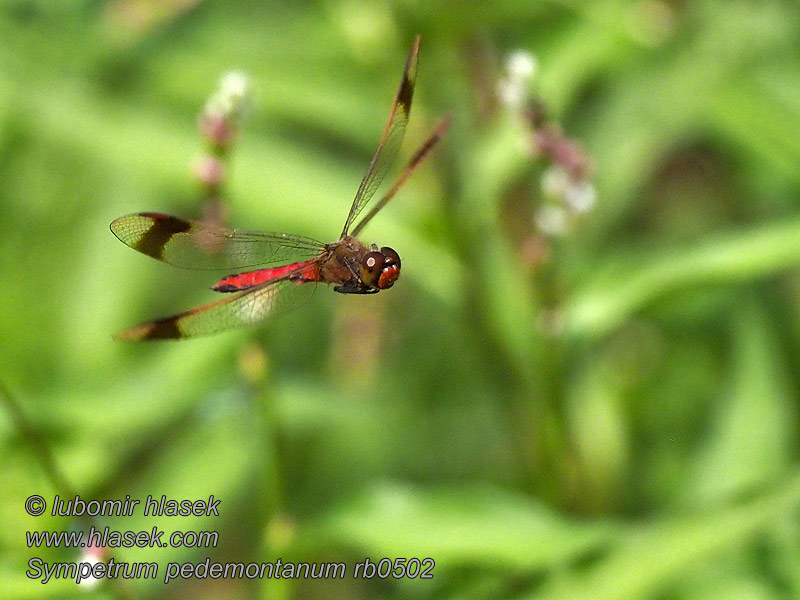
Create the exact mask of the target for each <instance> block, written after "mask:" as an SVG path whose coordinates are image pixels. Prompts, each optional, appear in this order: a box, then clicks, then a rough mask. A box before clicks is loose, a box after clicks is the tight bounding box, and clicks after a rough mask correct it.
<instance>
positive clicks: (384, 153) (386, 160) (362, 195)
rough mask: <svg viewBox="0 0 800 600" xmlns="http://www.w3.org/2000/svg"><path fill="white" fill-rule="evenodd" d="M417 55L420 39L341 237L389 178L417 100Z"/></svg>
mask: <svg viewBox="0 0 800 600" xmlns="http://www.w3.org/2000/svg"><path fill="white" fill-rule="evenodd" d="M418 54H419V36H417V37H416V38H414V44H413V45H412V46H411V51H410V52H409V54H408V59H407V60H406V68H405V70H404V71H403V79H402V80H401V81H400V88H399V89H398V90H397V96H396V97H395V99H394V104H393V105H392V111H391V112H390V113H389V120H388V122H387V123H386V127H385V128H384V130H383V135H381V141H380V142H379V143H378V149H377V150H375V154H374V155H373V157H372V160H371V161H370V163H369V167H367V172H366V174H365V175H364V178H363V179H362V180H361V185H359V186H358V191H357V192H356V197H355V198H354V199H353V205H352V206H351V207H350V213H349V214H348V215H347V221H345V224H344V229H343V230H342V236H345V235H347V233H348V231H349V230H350V226H351V225H352V224H353V222H354V221H355V219H356V217H357V216H358V215H359V213H361V211H362V210H364V207H365V206H366V205H367V204H368V203H369V201H370V200H371V199H372V197H373V196H374V195H375V191H376V190H377V189H378V186H380V184H381V182H382V181H383V178H384V177H385V176H386V172H387V171H388V170H389V167H390V166H391V164H392V162H393V161H394V158H395V156H396V155H397V151H398V150H399V149H400V144H401V143H402V141H403V136H404V135H405V133H406V125H408V116H409V113H410V112H411V99H412V98H413V96H414V83H415V81H416V78H417V55H418Z"/></svg>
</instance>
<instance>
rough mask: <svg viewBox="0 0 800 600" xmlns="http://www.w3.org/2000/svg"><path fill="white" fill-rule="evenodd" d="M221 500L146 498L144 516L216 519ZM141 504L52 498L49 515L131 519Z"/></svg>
mask: <svg viewBox="0 0 800 600" xmlns="http://www.w3.org/2000/svg"><path fill="white" fill-rule="evenodd" d="M220 502H221V501H220V500H215V499H214V495H213V494H212V495H210V496H209V497H208V500H189V499H183V500H173V499H171V498H167V497H166V496H164V495H162V496H161V498H154V497H153V496H147V499H146V500H145V501H144V504H143V507H142V508H143V513H142V514H143V515H144V516H145V517H162V516H163V517H188V516H192V515H193V516H197V517H199V516H202V515H206V516H212V515H213V516H215V517H218V516H219V511H218V510H217V509H218V507H219V504H220ZM140 504H142V502H141V500H137V499H134V498H131V497H130V495H127V496H125V499H124V500H83V499H82V498H81V497H80V496H75V498H73V499H71V500H65V499H63V498H61V497H59V496H58V495H56V497H55V498H53V508H52V510H51V511H50V514H51V515H52V516H54V517H81V516H85V515H88V516H90V517H96V516H104V517H111V516H114V517H130V516H131V515H133V514H134V512H135V510H136V507H137V506H138V505H140Z"/></svg>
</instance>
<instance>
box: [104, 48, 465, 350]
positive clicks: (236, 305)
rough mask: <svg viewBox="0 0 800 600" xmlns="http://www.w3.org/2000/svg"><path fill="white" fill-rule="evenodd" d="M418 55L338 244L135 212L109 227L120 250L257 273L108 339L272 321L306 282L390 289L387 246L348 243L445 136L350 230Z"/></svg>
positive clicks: (377, 176) (381, 161)
mask: <svg viewBox="0 0 800 600" xmlns="http://www.w3.org/2000/svg"><path fill="white" fill-rule="evenodd" d="M418 53H419V36H417V37H416V38H415V40H414V44H413V45H412V47H411V51H410V52H409V55H408V59H407V61H406V66H405V70H404V71H403V77H402V79H401V82H400V88H399V89H398V91H397V95H396V96H395V100H394V104H393V105H392V110H391V112H390V114H389V120H388V122H387V124H386V127H385V128H384V130H383V134H382V136H381V139H380V143H379V144H378V149H377V150H376V151H375V154H374V155H373V157H372V160H371V161H370V163H369V166H368V167H367V172H366V174H365V175H364V177H363V179H362V180H361V184H360V185H359V187H358V191H357V192H356V196H355V198H354V199H353V204H352V205H351V207H350V212H349V213H348V215H347V219H346V220H345V224H344V228H343V230H342V234H341V236H340V238H339V240H338V241H336V242H333V243H331V244H323V243H321V242H318V241H316V240H314V239H311V238H308V237H303V236H297V235H290V234H285V233H266V232H247V231H240V230H228V229H224V228H222V227H219V226H217V225H214V224H211V223H204V222H201V221H191V220H187V219H181V218H179V217H171V216H168V215H162V214H159V213H138V214H133V215H127V216H125V217H120V218H119V219H116V220H115V221H113V222H112V223H111V231H112V232H113V233H114V235H116V236H117V237H118V238H119V239H120V240H121V241H122V242H123V243H125V244H127V245H128V246H130V247H131V248H133V249H135V250H138V251H139V252H142V253H143V254H147V255H148V256H152V257H153V258H156V259H158V260H161V261H164V262H167V263H170V264H172V265H175V266H178V267H184V268H192V269H222V270H228V272H230V271H233V270H237V269H248V268H250V269H252V268H253V267H262V268H258V269H255V270H246V271H244V272H238V273H236V274H233V275H228V276H226V277H224V278H222V279H221V280H219V281H218V282H217V284H216V285H214V286H213V287H212V289H213V290H214V291H217V292H227V293H231V295H230V296H228V297H227V298H223V299H221V300H217V301H216V302H211V303H209V304H205V305H203V306H199V307H197V308H193V309H191V310H188V311H186V312H183V313H180V314H177V315H174V316H171V317H166V318H164V319H158V320H155V321H148V322H146V323H142V324H141V325H138V326H136V327H132V328H130V329H127V330H125V331H123V332H122V333H120V334H118V335H117V336H116V337H117V338H118V339H126V340H150V339H165V338H166V339H172V338H185V337H192V336H199V335H207V334H211V333H216V332H219V331H224V330H226V329H230V328H233V327H239V326H243V325H249V324H252V323H256V322H258V321H260V320H262V319H264V318H265V317H267V316H268V315H271V314H274V313H275V312H277V310H278V309H279V308H280V307H281V306H291V305H292V304H293V303H294V301H293V299H292V298H293V297H294V296H295V294H296V292H297V290H299V289H301V288H305V289H307V288H308V287H309V286H308V285H307V284H312V283H313V284H316V283H327V284H333V286H334V288H333V289H334V290H335V291H337V292H340V293H343V294H374V293H377V292H379V291H380V290H385V289H389V288H390V287H392V286H393V285H394V283H395V281H397V278H398V277H399V276H400V257H399V256H398V254H397V252H395V251H394V250H393V249H392V248H389V247H387V246H384V247H382V248H380V249H378V247H377V246H374V245H373V246H371V247H367V246H366V245H365V244H363V243H362V242H360V241H359V240H358V239H356V237H355V236H356V235H357V234H358V233H359V232H360V231H361V229H363V228H364V226H365V225H366V224H367V223H368V222H369V221H370V220H371V219H372V217H374V216H375V215H376V214H377V213H378V211H380V209H381V208H383V207H384V206H385V205H386V203H387V202H388V201H389V200H390V199H391V198H392V197H394V195H395V194H396V193H397V191H398V190H399V189H400V187H401V186H402V185H403V184H404V183H405V181H406V180H407V179H408V178H409V177H410V176H411V174H412V173H413V172H414V171H415V170H416V169H417V167H418V166H419V165H420V164H421V163H422V162H423V161H424V159H425V158H426V157H427V156H428V155H429V154H430V152H431V150H433V148H434V147H435V146H436V144H437V143H438V142H439V140H440V139H441V138H442V137H443V136H444V134H445V132H446V131H447V128H448V126H449V124H450V118H449V117H446V118H445V119H443V120H442V121H440V122H439V124H438V125H437V127H436V128H435V129H434V131H433V133H432V134H431V135H430V136H429V137H428V139H427V140H426V141H425V143H424V144H423V145H422V146H421V147H420V148H419V149H418V150H417V151H416V152H415V153H414V155H413V156H412V157H411V159H410V161H409V162H408V164H407V165H406V167H405V168H404V169H403V171H402V172H401V173H400V175H399V176H398V177H397V179H396V180H395V182H394V183H393V184H392V186H391V187H390V188H389V190H388V191H387V192H386V193H385V194H384V195H383V197H381V199H380V200H378V202H376V203H375V205H374V206H373V208H372V209H371V210H370V211H369V212H368V213H366V215H365V216H364V217H363V218H362V219H361V220H360V221H359V222H358V223H355V221H356V219H357V217H358V216H359V215H360V214H361V213H362V211H363V210H364V209H365V208H366V207H367V205H368V204H370V202H371V200H372V199H373V197H374V195H375V192H376V191H377V189H378V187H379V186H380V184H381V182H382V181H383V179H384V177H385V175H386V172H387V170H388V168H389V166H390V164H391V163H392V162H393V159H394V157H395V156H396V154H397V151H398V149H399V148H400V143H401V141H402V139H403V135H404V134H405V129H406V125H407V124H408V118H409V111H410V110H411V100H412V98H413V95H414V83H415V80H416V74H417V55H418ZM304 284H305V285H304Z"/></svg>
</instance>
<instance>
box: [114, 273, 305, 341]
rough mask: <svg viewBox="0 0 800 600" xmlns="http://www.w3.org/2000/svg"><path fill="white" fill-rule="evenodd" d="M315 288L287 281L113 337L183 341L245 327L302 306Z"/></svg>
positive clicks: (272, 283)
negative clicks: (183, 339)
mask: <svg viewBox="0 0 800 600" xmlns="http://www.w3.org/2000/svg"><path fill="white" fill-rule="evenodd" d="M315 288H316V284H315V283H304V282H295V281H292V280H290V279H289V278H288V277H284V278H282V279H279V280H275V281H269V282H266V283H263V284H261V285H259V286H257V287H252V288H249V289H246V290H245V291H243V292H237V293H235V294H233V295H231V296H228V297H226V298H223V299H222V300H217V301H216V302H210V303H208V304H204V305H202V306H198V307H196V308H192V309H190V310H187V311H186V312H182V313H180V314H177V315H173V316H171V317H165V318H163V319H156V320H155V321H148V322H146V323H142V324H141V325H137V326H135V327H131V328H130V329H126V330H125V331H123V332H121V333H118V334H117V335H115V336H114V337H115V338H116V339H118V340H126V341H145V340H166V339H182V338H189V337H199V336H204V335H210V334H212V333H219V332H222V331H227V330H229V329H234V328H237V327H244V326H246V325H252V324H255V323H258V322H260V321H263V320H264V319H266V318H267V317H270V316H274V315H275V314H277V313H279V312H283V311H285V310H288V309H291V308H293V307H295V306H298V305H300V304H302V303H303V302H304V301H305V300H307V299H308V298H309V297H310V296H311V294H312V293H313V292H314V289H315Z"/></svg>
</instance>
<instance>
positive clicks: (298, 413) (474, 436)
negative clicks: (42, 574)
mask: <svg viewBox="0 0 800 600" xmlns="http://www.w3.org/2000/svg"><path fill="white" fill-rule="evenodd" d="M416 33H420V34H421V35H422V46H421V51H420V67H419V74H418V79H417V93H416V97H415V105H414V108H413V110H412V113H411V122H410V125H409V129H408V132H407V135H406V140H405V143H404V145H403V150H402V152H401V154H402V156H401V159H403V160H404V159H406V158H407V157H408V156H409V155H410V153H411V152H413V150H414V149H415V148H416V147H417V145H418V144H420V143H421V142H422V141H423V139H424V138H425V136H426V135H427V133H428V132H429V131H430V130H431V128H432V127H433V125H434V123H435V122H436V120H437V119H438V118H439V117H440V116H442V115H444V114H445V113H447V112H452V114H453V116H454V120H453V124H452V126H451V128H450V131H449V133H448V134H447V136H446V138H445V139H444V141H443V143H442V144H441V145H440V147H439V148H438V149H437V150H436V152H435V155H434V156H433V158H432V159H431V160H430V161H429V162H428V163H427V164H425V165H424V166H423V167H422V168H421V169H420V171H419V172H418V173H417V174H416V175H415V176H414V177H413V178H412V180H411V181H410V182H409V183H408V184H407V185H406V187H405V188H404V189H403V190H402V191H401V193H400V194H399V195H398V197H397V198H395V199H394V200H393V201H392V202H391V204H389V206H388V207H387V208H386V209H385V210H384V211H383V212H382V213H381V214H380V215H379V216H378V217H377V218H376V219H375V220H374V221H373V222H372V223H371V224H370V225H369V227H368V228H367V229H366V230H365V232H364V233H363V235H362V238H363V239H364V240H365V241H368V242H373V241H374V242H377V243H378V244H379V245H384V244H385V245H390V246H392V247H394V248H395V249H396V250H397V251H398V252H399V254H400V255H401V257H402V259H403V274H402V277H401V278H400V281H399V282H398V284H397V285H396V286H395V287H394V288H393V289H392V290H391V291H387V292H384V293H381V294H378V295H376V296H363V297H351V296H343V295H339V294H334V293H332V291H331V290H330V289H328V288H323V287H322V286H320V288H319V289H318V290H317V291H316V293H315V294H314V297H313V298H312V299H311V301H310V302H308V303H307V304H305V305H304V306H302V307H299V308H298V309H296V310H293V311H291V312H289V313H288V314H286V315H284V316H282V317H281V318H278V319H275V320H272V321H269V322H267V323H265V324H264V325H261V326H258V327H253V328H250V329H247V330H241V331H236V332H231V333H226V334H222V335H218V336H215V337H211V338H204V339H198V340H192V341H184V342H179V343H157V344H138V345H137V344H123V343H118V342H114V341H113V340H112V339H111V334H112V333H114V332H116V331H119V330H121V329H123V328H125V327H128V326H130V325H133V324H135V323H138V322H140V321H142V320H145V319H148V318H154V317H159V316H164V315H168V314H172V313H174V312H176V311H178V310H183V309H186V308H189V307H191V306H194V305H197V304H200V303H202V302H205V301H208V300H210V299H212V298H213V297H214V294H213V293H212V292H210V291H208V287H209V286H210V285H212V284H213V283H214V282H215V281H216V279H215V278H214V276H213V275H209V274H208V273H203V272H189V271H183V270H180V269H176V268H173V267H170V266H168V265H163V264H159V263H157V262H156V261H153V260H151V259H149V258H146V257H144V256H142V255H140V254H138V253H135V252H133V251H131V250H130V249H129V248H126V247H125V246H124V245H123V244H121V243H119V242H118V241H117V240H116V239H115V238H114V236H113V235H112V234H111V233H110V232H109V230H108V224H109V223H110V222H111V220H113V219H114V218H115V217H118V216H120V215H123V214H127V213H131V212H138V211H146V210H150V211H160V212H166V213H171V214H176V215H181V216H185V217H199V216H201V214H202V203H201V201H200V196H201V194H200V193H199V191H198V187H197V184H196V183H195V182H194V181H193V179H192V175H191V164H192V161H193V160H194V159H196V157H197V156H199V155H200V153H201V152H202V151H203V148H204V145H203V141H202V139H201V137H200V135H199V134H198V131H197V126H196V124H197V115H198V113H199V111H200V110H201V109H202V107H203V105H204V103H205V102H206V100H207V98H208V97H209V96H210V95H211V94H212V93H213V91H214V89H215V88H216V86H217V83H218V81H219V78H220V77H221V75H222V74H224V73H225V72H227V71H229V70H230V69H234V68H235V69H242V70H243V71H245V72H246V73H248V74H249V76H250V78H251V82H252V86H253V99H252V108H251V110H250V113H249V115H248V116H247V117H246V118H245V119H244V120H243V123H242V131H241V135H240V137H239V140H238V142H237V144H236V147H235V149H234V152H233V154H232V156H231V163H230V170H229V173H228V178H227V180H226V188H225V200H226V203H227V208H228V210H229V212H230V215H229V218H228V222H229V223H230V224H231V225H232V226H235V227H239V228H246V229H262V230H269V231H287V232H292V233H297V234H302V235H308V236H312V237H316V238H318V239H321V240H323V241H333V240H334V239H335V236H336V235H337V234H338V233H339V231H340V228H341V224H342V222H343V220H344V217H345V214H346V212H347V209H348V207H349V204H350V201H351V199H352V196H353V194H354V193H355V190H356V188H357V186H358V182H359V180H360V177H361V175H362V174H363V170H364V169H365V167H366V165H367V163H368V162H369V159H370V156H371V153H372V151H373V150H374V147H375V145H376V143H377V140H378V137H379V135H380V132H381V130H382V127H383V125H384V122H385V119H386V116H387V114H388V111H389V108H390V104H391V100H392V97H393V94H394V92H395V90H396V87H397V83H398V81H399V79H400V74H401V72H402V66H403V63H404V60H405V56H406V53H407V51H408V48H409V47H410V44H411V41H412V39H413V36H414V35H415V34H416ZM0 39H2V41H1V42H0V181H1V182H2V184H0V185H1V187H0V189H1V190H2V192H0V198H1V200H0V215H1V218H0V278H2V285H0V300H1V301H2V307H3V310H2V313H0V340H2V348H3V350H2V353H1V354H0V381H2V388H3V390H2V394H0V395H2V407H3V409H2V410H1V411H0V415H1V416H0V427H1V428H2V429H0V432H1V436H2V437H1V438H0V439H2V465H3V475H2V480H3V484H2V487H3V489H4V494H3V502H2V503H0V511H2V513H1V514H2V523H3V527H2V532H1V533H0V539H2V542H0V580H2V581H3V590H2V591H0V596H4V597H8V598H48V597H52V598H68V597H72V596H73V595H74V596H75V597H78V596H80V597H87V596H86V594H84V593H83V592H84V591H85V590H82V589H81V590H77V588H76V586H75V585H74V583H73V582H71V581H70V580H63V579H62V580H57V581H53V582H51V583H49V584H48V585H41V584H40V583H39V582H38V581H36V580H32V579H29V578H28V577H26V575H25V571H26V569H27V562H28V559H29V558H31V557H32V556H40V557H42V558H43V559H44V560H46V561H52V562H56V561H59V562H68V561H77V560H79V559H80V555H79V553H78V552H77V551H76V550H71V549H65V548H47V549H31V548H28V547H27V545H26V541H25V531H27V530H42V529H51V530H70V529H71V530H79V529H81V528H84V527H86V526H87V523H86V522H84V521H81V520H78V519H70V518H66V517H49V516H43V517H39V518H33V517H29V516H28V515H26V514H25V513H24V510H23V506H24V501H25V498H27V497H28V496H30V495H31V494H37V493H38V494H41V495H42V496H43V497H44V498H45V499H47V500H48V503H50V502H51V501H52V498H53V496H54V495H55V494H61V495H62V497H68V496H69V494H70V493H73V494H74V493H79V494H80V495H81V496H82V497H83V498H84V499H100V498H124V497H125V496H126V495H130V496H131V497H133V498H137V499H142V500H143V499H144V498H146V496H147V495H148V494H152V495H154V496H157V497H159V496H161V495H162V494H165V495H166V496H167V497H170V498H178V499H180V498H192V499H195V498H207V497H208V496H209V495H210V494H213V495H214V496H215V497H216V498H217V499H221V501H222V504H221V505H220V516H219V517H203V518H195V517H192V518H177V517H174V518H162V519H152V518H147V517H144V516H142V513H141V511H137V512H136V514H135V516H132V517H128V518H106V519H100V520H99V524H100V525H102V526H106V525H107V526H109V527H111V528H112V529H119V530H140V529H146V530H149V529H150V528H151V527H152V526H153V525H158V526H159V527H161V528H165V529H167V530H168V531H171V530H172V529H180V530H211V531H218V532H219V543H218V545H217V547H216V548H198V549H181V548H163V549H125V548H122V549H119V550H114V551H113V552H112V553H111V554H110V556H113V557H114V559H115V560H117V561H154V562H157V563H158V564H159V565H160V568H161V573H162V574H163V570H164V568H165V565H166V564H167V563H168V562H173V561H174V562H197V561H200V560H203V559H205V557H211V558H212V560H214V561H218V562H222V563H224V562H236V561H245V562H251V561H252V562H271V561H274V560H276V559H277V558H279V557H280V558H281V559H282V560H283V561H293V562H299V561H307V562H309V561H315V562H320V561H337V562H344V563H346V564H347V565H348V573H347V575H348V576H347V577H346V578H345V579H344V580H285V579H282V580H274V579H273V580H270V579H263V580H254V581H249V580H241V579H227V580H225V579H216V580H212V579H201V580H188V581H185V582H179V581H174V582H172V583H170V584H169V586H168V587H167V588H164V586H163V584H162V583H160V579H159V581H156V582H153V581H135V580H131V581H128V580H117V581H103V582H101V583H100V585H98V586H96V587H95V588H94V589H93V590H92V591H91V593H90V595H92V596H95V597H98V598H156V597H165V595H168V597H170V598H197V597H203V598H206V597H208V598H210V597H224V598H279V599H283V598H286V599H289V598H365V599H368V598H408V599H424V598H473V599H479V598H493V599H494V598H507V599H524V598H530V599H533V598H536V599H555V598H569V599H571V600H576V599H581V598H618V599H636V598H642V599H644V598H654V599H655V598H658V599H664V598H677V599H693V598H715V599H716V598H719V599H722V598H734V597H735V598H749V599H767V598H797V597H800V461H798V452H797V439H798V389H800V386H799V385H798V382H800V335H799V334H800V51H799V50H798V49H799V48H800V11H798V10H797V4H796V2H791V1H788V0H787V1H785V2H781V1H777V0H775V1H770V0H767V1H765V2H759V3H750V2H741V1H734V2H715V1H713V0H697V1H688V2H664V1H659V0H643V1H638V2H620V1H613V0H610V1H606V0H601V1H599V2H593V3H586V4H585V5H584V4H582V3H572V2H557V1H554V2H533V1H528V2H526V1H524V0H508V1H500V2H486V3H475V4H473V3H469V2H449V3H443V2H442V3H437V2H422V1H410V0H409V1H401V2H395V3H381V2H374V3H361V2H355V1H352V0H330V1H327V2H325V1H322V2H265V3H252V2H245V1H230V2H221V1H219V2H214V1H202V0H171V1H165V2H155V1H144V0H114V1H108V2H101V1H84V2H75V1H63V0H61V1H45V0H41V1H38V2H31V1H22V0H5V1H4V2H2V3H1V4H0ZM518 50H522V51H524V52H527V53H531V54H532V55H534V56H535V57H536V61H537V64H538V69H537V70H536V73H535V75H534V76H533V78H532V79H530V80H526V82H525V86H524V92H525V95H526V97H527V98H528V99H529V100H533V99H534V98H538V100H539V101H540V102H541V103H542V104H544V105H545V106H546V107H547V111H548V115H549V116H548V119H549V120H551V121H552V122H557V123H559V124H560V125H561V127H563V130H564V135H565V136H568V137H569V138H570V139H572V140H577V141H578V142H579V143H580V144H582V147H583V148H584V149H585V152H586V153H587V154H588V155H589V156H591V160H592V163H593V167H594V170H593V173H594V175H593V177H592V179H591V185H592V186H594V189H595V190H596V195H597V201H596V205H595V206H594V208H593V210H591V211H589V212H586V213H584V214H582V215H580V218H579V219H575V220H574V222H573V223H572V225H571V226H570V227H569V228H567V230H565V231H563V232H561V233H559V234H557V235H546V234H544V233H543V232H542V231H541V230H540V228H539V227H538V226H537V221H536V219H535V215H536V214H537V212H536V211H537V210H539V209H540V208H541V207H542V205H543V203H544V202H545V201H544V200H543V194H542V178H543V176H544V173H545V171H546V170H547V166H546V164H545V163H546V161H543V160H542V159H541V157H540V158H534V157H532V156H531V154H530V152H529V151H528V150H527V149H526V148H527V147H528V146H529V144H530V139H531V128H530V124H529V123H528V122H526V121H525V120H524V119H522V118H521V116H520V114H519V111H517V110H515V109H514V108H513V107H509V106H508V105H506V104H503V103H502V102H500V101H498V99H497V94H496V90H497V87H498V84H499V82H500V81H501V79H503V78H504V77H506V76H507V73H506V72H505V66H504V65H505V63H506V60H507V57H508V56H509V55H510V54H511V53H513V52H515V51H518ZM398 162H400V161H398ZM398 166H399V165H398ZM365 557H369V558H370V559H372V560H373V561H374V562H377V561H378V560H380V559H381V558H383V557H389V558H392V559H393V558H397V557H404V558H412V557H417V558H425V557H431V558H433V559H434V560H435V564H436V566H435V568H434V570H433V575H434V577H433V579H430V580H420V579H418V578H417V579H403V580H395V579H393V578H391V577H389V578H388V579H381V578H379V577H377V576H376V577H375V578H373V579H371V580H369V579H353V578H352V576H351V574H352V568H353V565H354V564H355V563H356V562H359V561H363V560H364V558H365ZM106 558H108V557H106Z"/></svg>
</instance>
